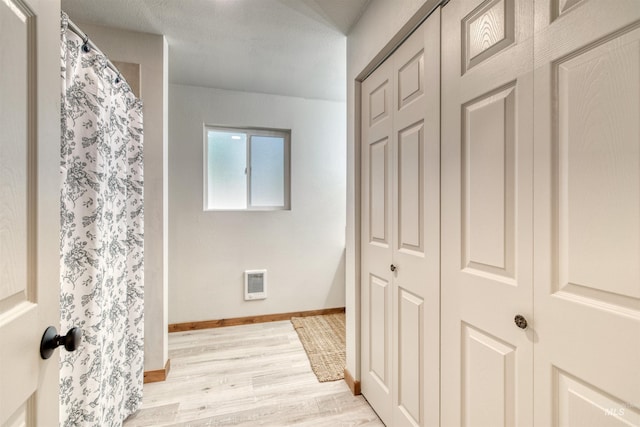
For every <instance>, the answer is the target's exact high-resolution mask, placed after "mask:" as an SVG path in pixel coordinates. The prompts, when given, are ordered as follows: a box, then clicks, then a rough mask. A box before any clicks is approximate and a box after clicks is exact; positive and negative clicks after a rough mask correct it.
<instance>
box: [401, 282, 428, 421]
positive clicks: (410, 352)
mask: <svg viewBox="0 0 640 427" xmlns="http://www.w3.org/2000/svg"><path fill="white" fill-rule="evenodd" d="M398 295H399V298H398V357H399V360H398V404H397V406H398V409H399V411H400V412H401V413H402V418H405V419H408V420H410V421H411V422H412V423H413V424H414V425H420V422H421V421H420V420H422V419H423V418H424V414H423V404H422V402H421V400H422V399H423V398H424V391H423V390H424V387H425V384H424V326H423V325H424V305H425V304H424V300H423V299H422V298H420V297H418V296H416V295H413V294H412V293H410V292H407V291H406V290H404V289H398Z"/></svg>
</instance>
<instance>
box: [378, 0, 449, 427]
mask: <svg viewBox="0 0 640 427" xmlns="http://www.w3.org/2000/svg"><path fill="white" fill-rule="evenodd" d="M391 59H392V61H393V73H394V84H395V89H394V94H395V96H394V98H393V108H394V114H393V145H392V146H393V156H392V158H393V163H394V168H393V176H394V179H393V189H394V191H393V239H392V241H393V264H394V265H395V266H396V271H395V272H394V274H393V283H392V289H393V295H394V297H393V301H394V309H393V312H394V316H393V322H394V327H393V333H392V335H393V340H392V342H393V375H392V378H393V397H394V401H393V402H394V403H393V406H394V417H393V423H392V424H390V425H393V426H394V427H401V426H436V425H438V423H439V394H440V390H439V376H440V375H439V332H440V331H439V329H440V322H439V314H440V303H439V301H440V275H439V270H440V239H439V234H440V227H439V225H440V114H439V111H440V96H439V95H440V88H439V86H440V81H439V80H440V79H439V74H440V61H439V59H440V10H439V9H438V10H436V11H435V12H434V13H433V14H432V15H431V16H430V17H429V18H428V20H427V21H425V23H424V24H423V25H422V26H420V28H418V29H417V30H416V31H415V32H414V33H413V34H412V35H411V37H409V38H408V39H407V40H406V41H405V42H404V43H403V44H402V46H400V48H399V49H398V50H397V51H396V52H395V53H394V54H393V56H392V58H391Z"/></svg>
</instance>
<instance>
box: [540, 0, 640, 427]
mask: <svg viewBox="0 0 640 427" xmlns="http://www.w3.org/2000/svg"><path fill="white" fill-rule="evenodd" d="M536 14H537V19H536V41H535V55H536V69H535V84H536V87H535V109H536V114H535V118H536V123H535V125H536V140H535V147H536V153H535V170H534V174H535V175H534V190H535V193H534V194H535V199H536V205H535V215H534V218H535V224H534V227H535V229H536V235H535V242H534V245H535V248H536V250H535V252H534V265H535V275H534V279H535V282H534V286H535V301H534V304H535V317H536V333H537V335H538V337H539V342H538V343H537V345H536V348H535V354H536V357H535V360H536V365H535V375H536V377H535V396H536V399H535V401H536V409H535V411H536V412H535V414H536V420H537V423H539V424H553V425H640V409H639V408H640V364H638V360H640V267H639V264H640V263H639V262H638V260H639V259H640V125H639V124H638V117H640V98H639V97H638V93H640V7H639V4H638V2H637V1H624V0H623V1H619V2H616V7H615V8H614V7H609V5H607V4H606V2H598V1H587V0H583V1H580V2H571V4H569V3H567V4H564V3H562V4H556V3H555V2H551V3H549V2H540V4H538V5H537V10H536ZM592 17H597V21H595V22H593V18H592ZM584 22H593V25H590V26H586V25H584ZM560 39H562V40H563V43H561V44H560V43H554V42H553V41H554V40H560ZM545 112H546V114H545ZM549 112H552V114H549ZM623 420H625V421H623ZM625 422H626V424H625Z"/></svg>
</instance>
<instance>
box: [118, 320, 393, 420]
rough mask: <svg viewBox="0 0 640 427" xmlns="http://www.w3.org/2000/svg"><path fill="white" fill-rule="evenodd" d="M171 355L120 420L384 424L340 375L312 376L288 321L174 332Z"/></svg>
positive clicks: (170, 348) (170, 339)
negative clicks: (163, 374)
mask: <svg viewBox="0 0 640 427" xmlns="http://www.w3.org/2000/svg"><path fill="white" fill-rule="evenodd" d="M169 358H170V359H171V372H170V373H169V377H168V378H167V380H166V381H164V382H160V383H148V384H145V385H144V398H143V404H142V408H141V409H140V410H139V411H138V412H137V413H135V414H133V415H132V416H130V417H129V418H128V419H127V420H126V422H125V423H124V426H125V427H141V426H158V427H161V426H193V427H196V426H257V425H262V426H326V427H336V426H344V427H347V426H384V424H382V422H381V421H380V420H379V418H378V417H377V416H376V414H375V412H374V411H373V410H372V409H371V407H370V406H369V404H368V403H367V401H366V400H365V399H364V398H363V397H362V396H353V395H352V394H351V391H350V390H349V388H348V387H347V384H346V383H345V382H344V381H334V382H326V383H320V382H318V380H317V379H316V377H315V375H314V374H313V372H312V371H311V367H310V366H309V360H308V359H307V355H306V354H305V352H304V349H303V347H302V344H301V343H300V340H299V339H298V335H297V334H296V332H295V330H294V329H293V327H292V325H291V322H289V321H280V322H270V323H260V324H254V325H243V326H230V327H226V328H216V329H205V330H199V331H190V332H176V333H172V334H169Z"/></svg>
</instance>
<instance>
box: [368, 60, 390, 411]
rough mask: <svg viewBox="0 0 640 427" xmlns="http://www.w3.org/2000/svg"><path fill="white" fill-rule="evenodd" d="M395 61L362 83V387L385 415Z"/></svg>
mask: <svg viewBox="0 0 640 427" xmlns="http://www.w3.org/2000/svg"><path fill="white" fill-rule="evenodd" d="M392 77H393V74H392V67H391V63H385V64H383V65H382V66H380V67H379V68H378V69H377V70H376V71H375V72H374V73H373V74H372V75H371V76H369V77H368V78H367V80H365V81H364V82H363V84H362V104H361V105H362V129H361V141H362V146H361V152H362V163H361V173H362V178H361V179H362V180H361V183H362V184H361V202H362V206H361V212H362V218H361V227H362V230H361V236H362V237H361V239H362V240H361V246H360V247H361V259H362V264H361V277H362V280H361V308H360V310H361V316H362V317H361V339H362V347H361V359H362V360H361V363H362V364H361V387H362V393H363V394H364V395H365V396H366V398H367V400H368V401H369V403H370V404H371V406H372V407H373V408H374V409H375V411H376V412H377V413H378V415H379V416H380V418H381V419H382V420H383V421H384V422H385V423H387V424H388V423H389V421H390V420H391V419H392V403H391V390H392V381H391V375H392V374H391V369H392V361H391V357H392V353H391V341H392V336H391V333H392V310H393V304H392V297H393V294H392V289H391V287H392V273H391V270H390V268H389V266H390V265H391V263H392V262H393V254H392V244H393V243H392V235H391V233H392V223H391V215H392V205H391V203H392V194H391V191H392V190H391V188H392V187H391V178H392V171H391V167H392V161H391V156H392V155H393V149H392V133H393V112H392V108H393V105H392V102H393V82H392Z"/></svg>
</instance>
